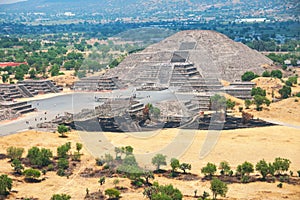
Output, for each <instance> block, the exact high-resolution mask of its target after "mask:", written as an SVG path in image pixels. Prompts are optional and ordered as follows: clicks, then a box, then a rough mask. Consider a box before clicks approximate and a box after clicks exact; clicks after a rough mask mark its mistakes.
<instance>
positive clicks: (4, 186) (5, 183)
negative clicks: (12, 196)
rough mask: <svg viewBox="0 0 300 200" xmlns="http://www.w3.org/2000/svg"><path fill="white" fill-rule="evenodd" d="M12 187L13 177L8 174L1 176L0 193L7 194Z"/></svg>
mask: <svg viewBox="0 0 300 200" xmlns="http://www.w3.org/2000/svg"><path fill="white" fill-rule="evenodd" d="M11 188H12V179H11V178H9V177H8V176H7V175H6V174H2V175H1V176H0V195H7V194H8V193H9V191H10V190H11Z"/></svg>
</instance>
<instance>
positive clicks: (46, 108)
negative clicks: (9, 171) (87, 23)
mask: <svg viewBox="0 0 300 200" xmlns="http://www.w3.org/2000/svg"><path fill="white" fill-rule="evenodd" d="M134 93H135V94H136V95H137V98H138V99H139V100H141V102H142V103H144V104H147V103H149V102H152V103H156V102H161V101H164V100H170V99H179V98H180V99H185V98H188V97H187V95H179V96H176V95H174V94H173V93H172V92H171V91H169V90H164V91H156V92H153V91H150V92H140V91H135V90H134V89H127V90H116V91H112V92H101V93H100V92H95V93H93V92H91V93H73V94H65V95H60V96H56V97H51V98H47V99H41V100H34V101H30V102H29V103H31V104H32V106H33V107H36V108H37V109H38V111H37V112H34V113H31V114H28V115H26V116H24V117H22V118H20V119H17V120H13V121H11V122H8V123H4V124H0V136H5V135H9V134H14V133H18V132H21V131H24V130H28V128H29V127H36V125H37V124H38V123H41V122H45V121H50V120H51V119H53V118H55V116H57V115H63V114H64V112H70V113H77V112H80V111H81V110H82V109H84V108H86V109H94V108H95V106H98V105H100V104H101V102H96V101H95V98H98V97H102V98H115V97H129V96H131V95H133V94H134ZM26 122H28V124H27V123H26Z"/></svg>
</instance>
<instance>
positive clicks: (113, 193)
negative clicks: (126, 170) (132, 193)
mask: <svg viewBox="0 0 300 200" xmlns="http://www.w3.org/2000/svg"><path fill="white" fill-rule="evenodd" d="M120 194H121V193H120V191H119V190H117V189H115V188H111V189H106V190H105V195H108V196H109V198H119V197H120Z"/></svg>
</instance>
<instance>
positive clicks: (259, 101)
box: [253, 95, 271, 111]
mask: <svg viewBox="0 0 300 200" xmlns="http://www.w3.org/2000/svg"><path fill="white" fill-rule="evenodd" d="M253 102H254V104H255V105H256V110H257V111H259V110H262V108H261V105H262V104H266V105H267V106H269V105H270V103H271V102H270V100H269V99H267V98H266V97H264V96H261V95H255V96H254V99H253Z"/></svg>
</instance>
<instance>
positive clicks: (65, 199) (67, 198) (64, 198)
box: [51, 194, 71, 200]
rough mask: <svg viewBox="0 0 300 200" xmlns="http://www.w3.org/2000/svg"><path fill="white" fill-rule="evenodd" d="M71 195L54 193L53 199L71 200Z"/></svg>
mask: <svg viewBox="0 0 300 200" xmlns="http://www.w3.org/2000/svg"><path fill="white" fill-rule="evenodd" d="M70 199H71V196H70V195H67V194H54V195H53V196H52V197H51V200H70Z"/></svg>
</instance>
